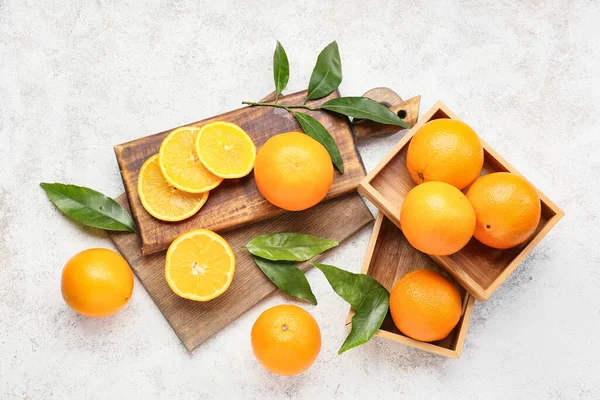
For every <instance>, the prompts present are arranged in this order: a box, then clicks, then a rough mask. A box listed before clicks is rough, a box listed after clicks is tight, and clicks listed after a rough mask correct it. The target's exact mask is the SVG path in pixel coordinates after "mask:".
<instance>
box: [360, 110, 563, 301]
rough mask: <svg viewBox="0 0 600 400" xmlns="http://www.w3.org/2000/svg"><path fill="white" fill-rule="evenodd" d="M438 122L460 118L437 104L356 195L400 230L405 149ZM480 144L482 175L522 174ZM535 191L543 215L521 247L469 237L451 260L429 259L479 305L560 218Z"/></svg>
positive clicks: (407, 186)
mask: <svg viewBox="0 0 600 400" xmlns="http://www.w3.org/2000/svg"><path fill="white" fill-rule="evenodd" d="M438 118H450V119H459V118H458V117H457V116H456V115H454V114H453V113H452V112H451V111H450V110H449V109H448V107H446V106H445V105H444V104H442V103H441V102H438V103H436V104H435V105H434V106H433V107H432V108H431V110H429V111H428V112H427V113H426V114H425V115H424V116H423V117H422V118H421V119H420V121H419V122H418V123H417V124H416V125H415V126H414V127H413V128H412V129H411V130H410V131H409V132H408V133H406V135H404V137H403V138H402V139H401V140H400V142H398V144H397V145H396V146H395V147H394V148H393V149H392V150H391V151H390V152H389V153H388V154H387V155H386V156H385V157H384V159H383V160H382V161H381V162H380V163H379V164H378V165H377V167H375V168H374V169H373V170H372V171H371V172H369V174H368V175H367V176H366V177H365V179H363V181H362V182H361V183H360V185H359V188H358V190H359V191H360V192H361V193H362V194H364V195H365V197H366V198H367V199H369V200H370V201H371V202H373V203H374V204H375V205H376V206H377V208H378V209H379V210H380V211H381V212H383V213H384V214H385V215H386V216H387V217H388V218H389V219H390V220H391V221H392V222H393V223H394V224H396V225H397V226H398V227H400V209H401V207H402V202H403V200H404V197H405V196H406V195H407V194H408V192H409V191H410V190H411V189H412V188H413V187H415V183H414V181H413V179H412V178H411V176H410V173H409V172H408V169H407V168H406V153H407V151H408V144H409V143H410V140H411V138H412V137H413V136H414V135H415V133H416V132H417V131H418V130H419V128H420V127H421V126H423V125H424V124H425V123H427V122H428V121H430V120H433V119H438ZM480 133H481V132H480ZM481 136H482V135H480V139H481ZM481 143H482V145H483V149H484V164H483V169H482V170H481V173H480V176H482V175H486V174H489V173H493V172H498V171H502V172H507V171H508V172H511V173H514V174H517V175H521V174H520V173H519V171H517V169H516V168H514V167H513V166H512V165H511V164H510V163H508V162H507V161H506V160H505V159H504V158H502V157H501V156H500V154H498V152H496V151H495V150H494V149H493V148H492V147H491V146H490V145H489V144H487V143H486V142H485V141H484V140H483V139H481ZM534 187H535V186H534ZM467 189H468V188H466V189H465V191H466V190H467ZM536 190H537V192H538V195H539V196H540V200H541V204H542V215H541V218H540V222H539V224H538V227H537V229H536V231H535V232H534V233H533V234H532V235H531V237H530V238H529V239H528V240H527V241H526V242H525V243H522V244H520V245H518V246H516V247H513V248H510V249H506V250H499V249H493V248H491V247H488V246H486V245H484V244H482V243H480V242H479V241H477V240H476V239H474V238H473V239H471V241H470V242H469V243H468V244H467V245H466V246H465V247H464V248H463V249H461V250H460V251H458V252H457V253H454V254H452V255H449V256H431V257H432V258H433V259H434V260H435V262H437V263H438V264H439V265H441V266H442V267H444V268H445V269H446V270H447V271H449V272H450V273H451V274H452V275H453V276H454V278H456V279H457V280H458V281H459V282H460V283H461V285H462V286H464V287H465V288H466V289H467V290H468V291H469V292H470V293H471V294H472V295H473V296H474V297H475V298H476V299H477V300H479V301H484V300H487V299H488V298H489V297H490V296H491V295H492V293H494V291H495V290H496V289H498V287H499V286H500V284H502V282H504V280H506V278H507V277H508V276H509V275H510V274H511V273H512V272H513V271H514V270H515V268H517V266H518V265H519V264H520V263H521V261H523V259H524V258H525V257H526V256H527V255H528V254H529V253H531V251H532V250H533V249H534V247H535V246H536V245H537V244H538V243H539V242H540V241H541V240H542V239H543V238H544V236H546V234H547V233H548V232H549V231H550V230H551V229H552V228H553V227H554V226H555V225H556V223H557V222H558V221H559V220H560V219H561V218H562V216H563V215H564V212H563V211H562V210H561V209H560V208H559V207H558V206H556V204H554V203H553V202H552V201H551V200H550V199H549V198H548V197H547V196H546V195H544V194H543V193H542V192H541V191H540V190H539V189H537V188H536Z"/></svg>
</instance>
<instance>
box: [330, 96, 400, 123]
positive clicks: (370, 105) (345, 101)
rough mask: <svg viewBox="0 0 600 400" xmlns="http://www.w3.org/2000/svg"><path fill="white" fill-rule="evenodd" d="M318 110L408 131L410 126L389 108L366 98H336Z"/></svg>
mask: <svg viewBox="0 0 600 400" xmlns="http://www.w3.org/2000/svg"><path fill="white" fill-rule="evenodd" d="M320 108H322V109H325V110H329V111H333V112H336V113H338V114H343V115H346V116H348V117H353V118H362V119H368V120H371V121H375V122H379V123H382V124H388V125H397V126H401V127H403V128H405V129H410V126H408V124H407V123H406V122H404V121H403V120H402V119H401V118H400V117H399V116H397V115H396V114H394V113H393V112H391V111H390V109H389V108H387V107H386V106H384V105H383V104H381V103H378V102H376V101H375V100H371V99H369V98H367V97H338V98H335V99H331V100H329V101H326V102H325V103H323V104H322V105H321V107H320Z"/></svg>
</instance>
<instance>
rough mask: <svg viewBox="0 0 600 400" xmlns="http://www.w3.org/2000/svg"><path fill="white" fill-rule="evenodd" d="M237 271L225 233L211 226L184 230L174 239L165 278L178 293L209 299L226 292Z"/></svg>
mask: <svg viewBox="0 0 600 400" xmlns="http://www.w3.org/2000/svg"><path fill="white" fill-rule="evenodd" d="M234 272H235V256H234V254H233V250H231V247H230V246H229V244H228V243H227V241H226V240H225V239H223V237H221V236H219V235H217V234H216V233H214V232H212V231H209V230H207V229H196V230H193V231H190V232H188V233H184V234H183V235H181V236H179V237H178V238H177V239H175V240H174V241H173V243H171V246H169V250H168V251H167V258H166V261H165V278H166V280H167V283H168V284H169V286H170V287H171V289H172V290H173V292H175V294H176V295H178V296H180V297H183V298H185V299H189V300H196V301H208V300H212V299H214V298H215V297H218V296H220V295H221V294H223V293H224V292H225V291H226V290H227V288H228V287H229V285H231V281H232V280H233V273H234Z"/></svg>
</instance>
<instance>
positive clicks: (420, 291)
mask: <svg viewBox="0 0 600 400" xmlns="http://www.w3.org/2000/svg"><path fill="white" fill-rule="evenodd" d="M390 312H391V314H392V319H393V320H394V323H395V324H396V326H397V327H398V329H400V331H401V332H402V333H404V334H405V335H406V336H408V337H411V338H413V339H416V340H420V341H423V342H433V341H436V340H442V339H444V338H445V337H446V336H448V334H449V333H450V332H452V330H453V329H454V327H456V324H457V323H458V321H459V320H460V315H461V313H462V300H461V298H460V293H459V292H458V289H457V288H456V286H455V285H454V284H452V282H450V281H449V280H448V279H446V278H444V277H443V276H442V275H440V274H439V273H437V272H435V271H430V270H424V269H421V270H416V271H413V272H410V273H408V274H406V275H405V276H404V277H403V278H402V279H400V280H399V281H398V282H396V284H395V285H394V287H393V289H392V292H391V293H390Z"/></svg>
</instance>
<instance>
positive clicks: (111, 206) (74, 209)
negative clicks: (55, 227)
mask: <svg viewBox="0 0 600 400" xmlns="http://www.w3.org/2000/svg"><path fill="white" fill-rule="evenodd" d="M40 186H41V187H42V188H43V189H44V191H45V192H46V194H47V195H48V197H49V198H50V200H51V201H52V202H53V203H54V205H55V206H56V207H57V208H58V209H59V210H60V211H62V212H63V213H64V214H65V215H67V216H69V217H70V218H72V219H74V220H75V221H77V222H80V223H82V224H84V225H88V226H92V227H94V228H100V229H106V230H109V231H127V232H135V224H134V223H133V220H132V219H131V216H130V215H129V213H128V212H127V211H125V209H124V208H123V207H121V205H119V203H117V202H116V201H114V200H113V199H111V198H110V197H108V196H105V195H103V194H102V193H100V192H97V191H95V190H92V189H89V188H86V187H83V186H76V185H65V184H62V183H40Z"/></svg>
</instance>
